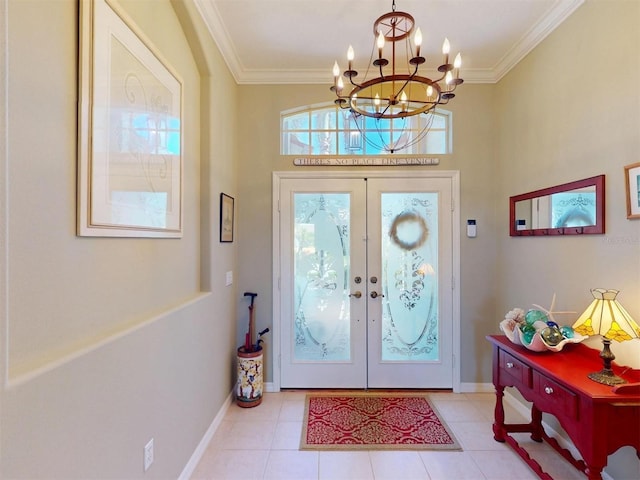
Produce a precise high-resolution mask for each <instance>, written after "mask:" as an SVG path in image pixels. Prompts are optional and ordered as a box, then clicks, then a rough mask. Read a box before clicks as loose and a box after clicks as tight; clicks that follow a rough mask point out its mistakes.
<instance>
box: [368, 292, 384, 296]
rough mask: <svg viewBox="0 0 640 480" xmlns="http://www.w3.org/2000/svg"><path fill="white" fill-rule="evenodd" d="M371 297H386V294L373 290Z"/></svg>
mask: <svg viewBox="0 0 640 480" xmlns="http://www.w3.org/2000/svg"><path fill="white" fill-rule="evenodd" d="M370 296H371V298H378V297H384V295H383V294H382V293H378V292H375V291H374V292H371V294H370Z"/></svg>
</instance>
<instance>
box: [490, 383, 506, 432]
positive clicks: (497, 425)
mask: <svg viewBox="0 0 640 480" xmlns="http://www.w3.org/2000/svg"><path fill="white" fill-rule="evenodd" d="M503 397H504V387H501V386H496V407H495V410H494V414H493V419H494V421H493V438H494V440H495V441H496V442H504V441H505V438H504V406H503V405H502V399H503Z"/></svg>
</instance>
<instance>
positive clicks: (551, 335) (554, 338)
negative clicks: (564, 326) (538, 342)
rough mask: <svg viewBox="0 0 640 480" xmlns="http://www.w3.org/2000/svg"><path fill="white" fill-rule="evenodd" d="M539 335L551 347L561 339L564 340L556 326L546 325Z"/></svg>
mask: <svg viewBox="0 0 640 480" xmlns="http://www.w3.org/2000/svg"><path fill="white" fill-rule="evenodd" d="M541 335H542V338H543V339H544V341H545V342H546V343H547V345H551V346H552V347H553V346H555V345H558V344H559V343H560V342H561V341H562V340H564V337H563V336H562V333H561V332H560V329H559V328H558V327H547V328H545V329H544V330H542V334H541Z"/></svg>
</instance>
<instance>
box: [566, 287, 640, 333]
mask: <svg viewBox="0 0 640 480" xmlns="http://www.w3.org/2000/svg"><path fill="white" fill-rule="evenodd" d="M591 294H592V295H593V301H592V302H591V304H590V305H589V306H588V307H587V309H586V310H585V311H584V312H583V313H582V315H580V317H579V318H578V320H576V322H575V323H574V324H573V329H574V330H575V331H576V332H577V333H579V334H581V335H587V336H593V335H602V337H604V338H606V339H609V340H615V341H617V342H622V341H624V340H631V339H633V338H640V326H638V324H637V323H636V322H635V321H634V320H633V318H631V315H629V313H628V312H627V311H626V310H625V309H624V307H623V306H622V305H620V303H619V302H618V301H617V300H616V296H617V295H618V290H605V289H602V288H595V289H593V290H591Z"/></svg>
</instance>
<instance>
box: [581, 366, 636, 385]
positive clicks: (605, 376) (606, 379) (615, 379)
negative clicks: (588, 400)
mask: <svg viewBox="0 0 640 480" xmlns="http://www.w3.org/2000/svg"><path fill="white" fill-rule="evenodd" d="M587 377H589V378H590V379H591V380H593V381H594V382H598V383H603V384H605V385H609V386H613V385H620V384H622V383H627V381H626V380H625V379H624V378H621V377H619V376H618V375H616V374H615V373H613V371H611V370H608V369H606V368H603V369H602V370H600V371H599V372H593V373H590V374H589V375H587Z"/></svg>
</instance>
